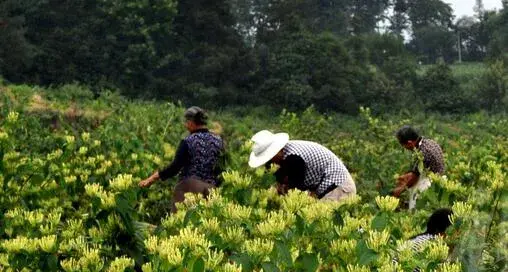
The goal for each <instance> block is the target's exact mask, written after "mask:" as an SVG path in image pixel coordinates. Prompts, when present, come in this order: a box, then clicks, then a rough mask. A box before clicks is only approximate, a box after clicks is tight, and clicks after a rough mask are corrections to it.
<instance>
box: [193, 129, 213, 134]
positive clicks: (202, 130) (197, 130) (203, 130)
mask: <svg viewBox="0 0 508 272" xmlns="http://www.w3.org/2000/svg"><path fill="white" fill-rule="evenodd" d="M208 131H209V130H208V129H207V128H200V129H196V130H195V131H194V132H192V133H191V134H194V133H204V132H208Z"/></svg>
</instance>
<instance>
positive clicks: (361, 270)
mask: <svg viewBox="0 0 508 272" xmlns="http://www.w3.org/2000/svg"><path fill="white" fill-rule="evenodd" d="M347 272H370V269H369V268H368V267H366V266H363V265H357V264H355V265H352V264H348V265H347Z"/></svg>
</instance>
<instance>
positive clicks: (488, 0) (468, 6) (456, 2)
mask: <svg viewBox="0 0 508 272" xmlns="http://www.w3.org/2000/svg"><path fill="white" fill-rule="evenodd" d="M443 1H444V2H446V3H449V4H451V6H452V8H453V10H454V12H455V19H458V18H460V17H462V16H463V15H469V16H472V15H474V11H473V7H474V6H475V4H476V1H475V0H443ZM483 6H484V7H485V9H486V10H491V9H500V8H501V7H502V4H501V0H483Z"/></svg>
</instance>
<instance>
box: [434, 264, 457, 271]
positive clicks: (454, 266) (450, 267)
mask: <svg viewBox="0 0 508 272" xmlns="http://www.w3.org/2000/svg"><path fill="white" fill-rule="evenodd" d="M461 271H462V266H461V265H460V263H442V264H439V265H438V266H437V269H436V272H461Z"/></svg>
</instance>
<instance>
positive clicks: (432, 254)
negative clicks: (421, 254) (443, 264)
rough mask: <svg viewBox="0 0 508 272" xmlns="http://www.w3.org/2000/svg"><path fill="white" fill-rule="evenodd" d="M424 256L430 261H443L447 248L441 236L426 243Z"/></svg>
mask: <svg viewBox="0 0 508 272" xmlns="http://www.w3.org/2000/svg"><path fill="white" fill-rule="evenodd" d="M426 250H427V254H426V257H427V258H428V259H429V260H432V261H438V262H440V261H444V260H446V258H447V257H448V251H449V248H448V246H447V245H446V243H445V242H444V240H443V239H442V238H441V237H438V238H437V239H435V240H433V241H429V242H428V243H426Z"/></svg>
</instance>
